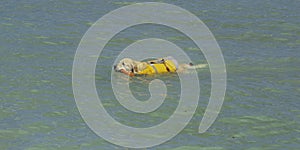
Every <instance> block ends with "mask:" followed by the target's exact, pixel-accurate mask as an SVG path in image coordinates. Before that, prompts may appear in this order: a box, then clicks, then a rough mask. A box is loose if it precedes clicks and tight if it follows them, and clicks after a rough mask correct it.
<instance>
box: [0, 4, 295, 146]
mask: <svg viewBox="0 0 300 150" xmlns="http://www.w3.org/2000/svg"><path fill="white" fill-rule="evenodd" d="M163 2H166V3H170V4H175V5H177V6H180V7H182V8H185V9H187V10H189V11H190V12H192V13H194V14H195V15H197V16H198V17H199V18H200V19H201V20H202V21H203V22H204V23H205V24H206V25H207V26H208V27H209V28H210V30H211V31H212V33H213V34H214V35H215V37H216V39H217V41H218V43H219V44H220V47H221V49H222V51H223V54H224V58H225V62H226V67H227V73H228V85H227V93H226V97H225V102H224V105H223V108H222V111H221V113H220V115H219V117H218V119H217V121H216V122H215V123H214V124H213V126H212V127H211V128H210V129H209V130H208V131H207V132H206V133H204V134H197V129H198V125H199V122H200V120H201V118H202V116H203V112H204V110H205V106H206V104H207V102H208V98H209V96H210V94H209V93H210V74H209V70H208V69H203V70H200V71H198V73H199V80H200V83H201V98H200V100H199V107H198V109H197V111H196V114H195V115H194V117H193V119H192V120H191V122H190V123H189V124H188V126H187V127H186V128H185V129H184V130H183V131H182V132H180V134H179V135H177V136H176V137H175V138H173V139H172V140H170V141H168V142H166V143H164V144H162V145H160V146H156V147H153V148H151V149H180V150H182V149H189V150H191V149H218V150H219V149H222V150H223V149H249V150H250V149H251V150H254V149H299V147H300V144H299V143H300V138H299V132H300V128H299V126H300V125H299V124H300V119H299V117H300V110H299V107H300V103H299V100H300V99H299V96H300V94H299V93H300V88H299V85H300V69H299V66H300V59H299V57H300V53H299V49H300V22H299V20H300V15H299V14H300V11H299V7H300V2H299V1H297V0H294V1H293V0H288V1H280V0H275V1H274V0H273V1H267V0H266V1H259V0H254V1H233V0H230V1H219V0H213V1H189V2H186V1H163ZM131 3H133V2H132V1H126V2H125V1H96V0H90V1H71V0H63V1H35V0H28V1H8V0H7V1H1V2H0V12H1V21H0V35H1V36H0V43H1V44H0V52H1V56H0V64H1V65H0V68H1V69H0V83H1V88H0V95H1V97H0V100H1V105H0V107H1V109H0V111H1V112H0V149H14V150H15V149H28V150H32V149H64V150H65V149H124V148H122V147H119V146H116V145H113V144H110V143H108V142H106V141H105V140H103V139H101V138H99V137H98V136H97V135H96V134H94V133H93V132H92V131H91V130H90V129H89V128H88V127H87V125H86V124H85V123H84V121H83V120H82V118H81V117H80V114H79V112H78V110H77V107H76V104H75V101H74V97H73V93H72V87H71V86H72V83H71V76H72V75H71V70H72V63H73V58H74V54H75V51H76V48H77V46H78V44H79V42H80V39H81V38H82V36H83V34H84V33H85V32H86V30H87V29H88V28H89V27H90V25H91V24H92V23H93V22H95V21H96V20H97V19H99V18H100V17H101V16H103V15H104V14H106V13H108V12H109V11H111V10H114V9H116V8H119V7H121V6H124V5H128V4H131ZM149 37H157V38H164V39H167V40H170V41H171V42H174V43H176V44H177V45H179V46H180V47H182V48H183V49H184V50H185V51H186V53H187V54H188V55H189V56H190V57H191V59H192V60H193V61H194V62H195V63H203V62H205V59H204V58H203V55H202V54H201V52H199V51H198V48H197V47H196V46H195V45H194V44H193V42H191V41H190V40H189V39H188V38H187V37H185V36H184V35H182V34H181V33H178V32H176V31H175V30H172V29H169V28H166V27H163V26H153V25H152V26H151V25H142V26H136V27H134V28H130V29H127V30H125V31H123V32H122V33H120V34H118V35H117V36H116V37H115V38H114V39H113V40H112V41H110V43H109V44H108V46H107V47H106V48H105V49H104V52H103V53H102V55H101V57H100V60H98V66H97V68H96V75H97V77H96V84H97V88H98V93H99V95H100V97H101V98H102V99H103V103H104V106H105V107H106V109H107V111H108V112H109V113H110V114H111V115H113V116H114V117H115V119H116V120H118V121H120V122H122V123H124V124H127V125H131V126H136V127H147V126H151V125H155V124H158V123H160V122H162V121H163V120H165V119H167V118H168V116H170V115H171V114H172V113H173V111H174V109H175V108H176V106H177V102H178V98H179V97H178V96H179V95H178V92H179V91H180V89H179V88H178V87H179V86H178V85H179V82H178V78H177V76H176V75H174V76H172V75H170V76H168V77H164V76H155V77H157V78H160V79H162V80H164V81H165V82H166V83H167V87H168V97H167V99H166V103H164V104H163V105H162V107H161V108H160V109H159V110H158V111H156V112H152V113H150V114H147V115H140V114H134V113H132V112H130V111H127V110H126V109H124V108H122V106H120V105H118V103H117V102H116V100H115V97H114V95H113V93H112V91H111V89H110V86H109V84H110V82H109V80H110V73H111V66H112V65H113V64H112V63H113V60H114V59H115V58H116V57H117V54H118V53H119V52H120V51H121V50H122V49H123V48H125V47H126V46H128V45H129V44H131V43H132V42H134V41H135V40H138V39H143V38H149ZM114 75H116V76H119V75H118V74H115V73H114ZM155 77H147V78H135V79H133V80H132V81H131V89H132V91H133V94H134V95H135V96H136V97H137V98H139V99H140V100H146V99H147V98H148V97H149V96H150V95H149V92H148V90H147V84H148V83H149V82H150V81H151V80H152V79H154V78H155Z"/></svg>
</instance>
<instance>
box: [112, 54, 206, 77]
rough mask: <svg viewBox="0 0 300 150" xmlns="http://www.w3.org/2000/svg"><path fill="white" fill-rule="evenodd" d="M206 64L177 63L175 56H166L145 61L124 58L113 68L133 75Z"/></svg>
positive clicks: (196, 67) (174, 70) (176, 70)
mask: <svg viewBox="0 0 300 150" xmlns="http://www.w3.org/2000/svg"><path fill="white" fill-rule="evenodd" d="M206 66H207V64H198V65H193V64H192V63H189V64H178V62H177V60H176V59H175V58H173V57H172V56H167V57H163V58H159V59H155V60H150V61H146V62H141V61H136V60H133V59H130V58H124V59H122V60H121V61H120V62H119V63H118V64H117V65H115V66H114V70H115V71H116V72H122V73H124V74H126V75H128V76H131V77H132V76H135V75H151V74H158V73H176V72H177V73H182V72H185V71H186V70H188V69H198V68H205V67H206Z"/></svg>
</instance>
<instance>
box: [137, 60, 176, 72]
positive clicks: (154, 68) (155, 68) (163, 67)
mask: <svg viewBox="0 0 300 150" xmlns="http://www.w3.org/2000/svg"><path fill="white" fill-rule="evenodd" d="M167 72H176V65H175V64H174V62H173V61H172V60H165V61H164V62H163V63H155V64H147V67H146V68H145V69H144V70H141V71H139V72H137V74H140V75H142V74H155V73H167Z"/></svg>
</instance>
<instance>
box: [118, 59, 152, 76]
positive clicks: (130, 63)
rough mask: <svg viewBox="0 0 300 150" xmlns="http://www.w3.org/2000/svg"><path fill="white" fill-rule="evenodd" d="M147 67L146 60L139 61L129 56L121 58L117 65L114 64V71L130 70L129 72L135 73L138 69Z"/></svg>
mask: <svg viewBox="0 0 300 150" xmlns="http://www.w3.org/2000/svg"><path fill="white" fill-rule="evenodd" d="M146 67H147V63H146V62H140V61H135V60H132V59H130V58H124V59H122V60H121V61H120V62H119V63H118V64H117V65H115V66H114V69H115V71H117V72H122V70H123V71H126V72H131V73H137V72H139V71H140V70H143V69H145V68H146Z"/></svg>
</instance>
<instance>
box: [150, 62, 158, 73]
mask: <svg viewBox="0 0 300 150" xmlns="http://www.w3.org/2000/svg"><path fill="white" fill-rule="evenodd" d="M150 66H151V67H152V68H153V69H154V71H155V73H158V71H157V69H156V67H155V66H154V65H153V64H150Z"/></svg>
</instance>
